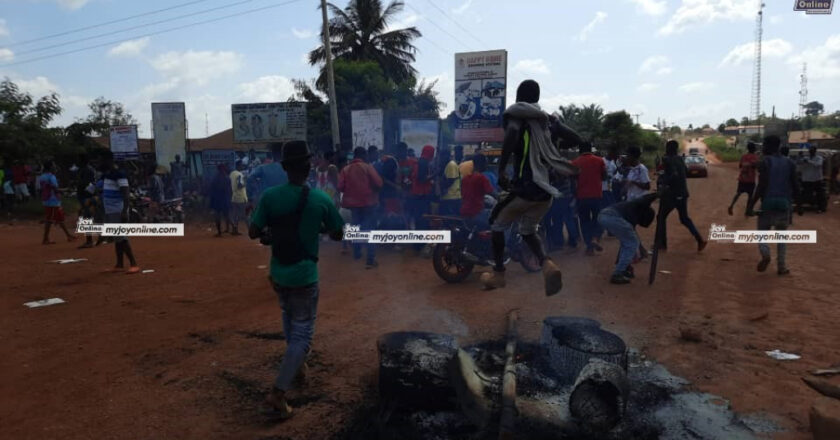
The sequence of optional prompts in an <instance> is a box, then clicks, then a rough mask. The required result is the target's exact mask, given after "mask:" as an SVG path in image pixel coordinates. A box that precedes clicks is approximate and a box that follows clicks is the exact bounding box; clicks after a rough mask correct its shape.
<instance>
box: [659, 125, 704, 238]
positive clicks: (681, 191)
mask: <svg viewBox="0 0 840 440" xmlns="http://www.w3.org/2000/svg"><path fill="white" fill-rule="evenodd" d="M679 147H680V144H679V142H677V141H674V140H670V141H668V143H666V144H665V157H663V158H662V167H663V171H664V174H663V175H662V180H661V182H662V184H663V185H665V187H666V188H667V189H666V191H665V192H664V193H663V195H662V199H661V200H660V201H659V203H660V205H659V218H658V219H657V220H656V221H657V224H658V225H660V226H659V227H658V228H657V232H658V233H659V236H658V237H656V242H655V243H654V246H659V249H660V250H666V249H667V248H668V237H667V232H666V229H665V225H666V223H667V220H668V214H670V213H671V211H673V210H674V209H676V210H677V212H678V213H679V215H680V223H682V224H683V226H685V227H686V228H687V229H688V232H690V233H691V235H692V236H693V237H694V239H695V240H696V241H697V252H701V251H702V250H703V249H704V248H705V247H706V244H707V241H706V240H704V239H703V237H701V236H700V233H699V232H697V228H696V227H694V222H692V221H691V218H690V217H689V216H688V184H687V183H686V179H685V176H686V171H687V170H686V166H685V161H684V160H683V158H682V157H680V156H679V154H677V150H678V149H679Z"/></svg>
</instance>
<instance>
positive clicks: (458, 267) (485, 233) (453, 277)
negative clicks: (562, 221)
mask: <svg viewBox="0 0 840 440" xmlns="http://www.w3.org/2000/svg"><path fill="white" fill-rule="evenodd" d="M426 217H427V218H429V219H430V220H431V223H432V227H433V228H436V227H442V228H446V229H449V230H450V231H452V234H451V240H450V242H449V243H437V244H436V245H435V248H434V252H433V253H432V265H433V266H434V269H435V273H436V274H437V275H438V276H439V277H440V278H441V279H443V280H444V281H446V282H447V283H459V282H461V281H463V280H465V279H466V278H467V277H468V276H469V275H470V274H471V273H472V271H473V269H474V268H475V266H476V265H478V266H493V265H494V264H495V263H494V261H493V244H492V239H491V238H492V232H491V231H489V230H486V229H484V228H482V227H481V226H480V225H478V224H475V223H472V222H469V221H466V220H464V219H462V218H460V217H449V216H438V215H428V216H426ZM517 231H518V226H517V225H516V224H514V225H513V226H511V228H510V230H508V231H507V232H506V234H505V235H506V236H507V239H506V243H505V259H504V263H505V265H507V264H508V263H509V262H510V261H511V260H513V261H516V262H519V264H521V265H522V268H523V269H525V270H526V271H527V272H537V271H539V270H540V269H541V267H540V262H539V259H538V258H537V256H536V255H534V254H533V252H531V249H530V248H528V245H527V244H526V243H525V242H524V241H523V240H522V236H521V235H519V233H518V232H517ZM537 233H538V234H540V235H544V233H543V231H542V230H540V229H538V232H537Z"/></svg>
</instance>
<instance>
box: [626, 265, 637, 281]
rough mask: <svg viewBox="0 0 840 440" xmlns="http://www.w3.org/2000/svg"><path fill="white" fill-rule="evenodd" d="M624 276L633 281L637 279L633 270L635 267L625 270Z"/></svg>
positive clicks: (628, 267)
mask: <svg viewBox="0 0 840 440" xmlns="http://www.w3.org/2000/svg"><path fill="white" fill-rule="evenodd" d="M623 275H624V276H625V277H627V278H630V279H631V280H632V279H633V278H636V273H635V271H634V270H633V266H627V269H625V270H624V274H623Z"/></svg>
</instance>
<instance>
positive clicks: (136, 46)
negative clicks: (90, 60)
mask: <svg viewBox="0 0 840 440" xmlns="http://www.w3.org/2000/svg"><path fill="white" fill-rule="evenodd" d="M148 45H149V37H143V38H139V39H137V40H129V41H125V42H122V43H120V44H118V45H116V46H114V47H112V48H111V50H109V51H108V55H109V56H114V57H119V56H125V57H131V56H136V55H140V53H141V52H143V49H145V48H146V47H147V46H148Z"/></svg>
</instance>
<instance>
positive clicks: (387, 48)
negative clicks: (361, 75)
mask: <svg viewBox="0 0 840 440" xmlns="http://www.w3.org/2000/svg"><path fill="white" fill-rule="evenodd" d="M403 6H404V3H403V2H402V1H401V0H394V1H392V2H391V4H389V5H388V7H386V8H384V9H383V7H382V2H381V1H380V0H350V3H349V4H348V5H347V7H346V8H344V9H343V10H342V9H341V8H339V7H337V6H335V5H334V4H332V3H327V7H328V8H329V10H330V12H331V13H332V15H333V18H332V19H331V20H330V24H329V26H330V43H331V45H332V53H333V58H334V59H343V60H348V61H374V62H376V63H378V64H379V65H380V66H382V70H383V71H384V72H385V76H386V78H388V79H390V80H393V81H394V82H395V83H397V84H399V83H402V82H403V81H406V80H408V79H412V78H414V77H415V74H416V73H417V71H416V70H415V69H414V67H412V66H411V63H413V62H414V54H415V53H416V52H417V48H416V47H414V45H412V44H411V43H412V41H413V40H414V39H416V38H419V37H420V36H421V34H420V31H418V30H417V29H416V28H414V27H409V28H405V29H395V30H389V29H388V23H389V22H390V21H392V20H393V19H394V18H395V17H396V15H397V14H399V13H400V11H402V9H403ZM323 37H324V36H323V31H322V32H321V41H323ZM325 61H326V49H325V48H324V46H323V45H321V46H320V47H318V48H317V49H315V50H313V51H312V52H310V53H309V64H311V65H313V66H314V65H316V64H321V63H323V62H325ZM324 77H325V75H324V72H323V69H322V71H321V77H319V78H318V84H319V88H320V87H321V86H323V84H324V83H325V81H324Z"/></svg>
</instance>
